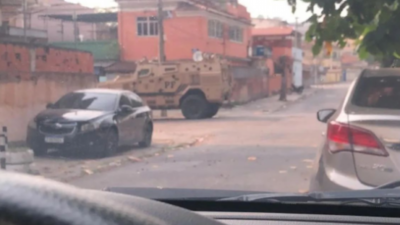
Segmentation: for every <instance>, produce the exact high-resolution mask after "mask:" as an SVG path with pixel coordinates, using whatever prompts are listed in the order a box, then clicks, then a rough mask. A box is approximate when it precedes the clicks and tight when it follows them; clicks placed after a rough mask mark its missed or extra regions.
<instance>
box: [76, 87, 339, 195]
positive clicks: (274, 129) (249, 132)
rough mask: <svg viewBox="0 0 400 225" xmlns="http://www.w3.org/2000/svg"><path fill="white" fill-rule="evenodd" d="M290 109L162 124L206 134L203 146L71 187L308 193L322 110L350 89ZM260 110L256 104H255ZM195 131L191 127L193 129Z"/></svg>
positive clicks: (322, 93) (328, 90) (324, 92)
mask: <svg viewBox="0 0 400 225" xmlns="http://www.w3.org/2000/svg"><path fill="white" fill-rule="evenodd" d="M318 89H319V91H318V92H317V93H316V94H314V95H312V96H310V97H308V98H306V99H303V100H300V101H298V102H296V103H294V104H292V105H289V106H288V107H287V108H285V109H282V110H281V111H279V112H275V113H270V114H268V113H266V112H262V111H257V110H256V109H254V108H252V109H250V110H248V113H247V111H246V108H245V107H243V109H242V111H241V112H240V111H232V113H229V114H224V115H222V116H219V117H217V118H214V119H211V120H205V121H198V122H192V121H163V123H171V126H174V125H179V126H182V127H185V124H186V123H187V124H188V127H190V129H188V130H187V132H191V130H194V129H201V130H202V131H203V132H205V133H208V134H209V135H210V138H209V139H207V140H206V141H205V142H204V143H202V144H201V145H199V146H194V147H191V148H188V149H184V150H180V151H174V152H168V153H165V154H163V155H159V156H157V157H152V158H148V159H146V160H145V161H142V162H137V163H132V164H129V165H126V166H123V167H120V168H117V169H114V170H112V171H108V172H104V173H101V174H93V175H91V176H86V177H83V178H81V179H78V180H75V181H73V182H71V183H72V184H73V185H77V186H80V187H84V188H94V189H102V188H105V187H158V188H178V187H179V188H196V189H229V190H249V191H250V190H251V191H274V192H305V191H307V189H308V185H309V177H310V174H311V170H312V168H313V161H314V156H315V152H316V151H317V149H318V146H319V144H320V143H321V140H322V139H321V138H322V136H321V133H322V132H323V130H324V129H325V125H324V124H322V123H319V122H318V121H317V120H316V116H315V113H316V111H318V109H322V108H336V107H337V106H338V105H339V103H340V101H341V100H342V99H343V97H344V94H345V92H346V90H347V85H345V84H340V85H331V86H326V87H322V88H321V87H320V88H318ZM253 104H256V103H253ZM189 125H190V126H189Z"/></svg>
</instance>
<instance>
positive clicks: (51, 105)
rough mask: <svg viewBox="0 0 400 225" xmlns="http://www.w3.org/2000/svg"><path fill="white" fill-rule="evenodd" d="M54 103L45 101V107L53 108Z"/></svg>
mask: <svg viewBox="0 0 400 225" xmlns="http://www.w3.org/2000/svg"><path fill="white" fill-rule="evenodd" d="M53 106H54V104H53V103H47V105H46V108H47V109H51V108H53Z"/></svg>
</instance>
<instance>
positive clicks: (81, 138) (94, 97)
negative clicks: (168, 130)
mask: <svg viewBox="0 0 400 225" xmlns="http://www.w3.org/2000/svg"><path fill="white" fill-rule="evenodd" d="M152 135H153V121H152V117H151V109H150V108H149V107H148V106H146V105H145V104H144V103H143V101H142V99H141V98H140V97H139V96H137V95H136V94H135V93H133V92H129V91H123V90H108V89H88V90H81V91H75V92H72V93H68V94H66V95H64V96H63V97H61V98H60V100H58V101H57V102H56V103H54V104H48V105H47V109H46V110H44V111H42V112H40V113H39V114H38V115H37V116H36V117H35V118H34V119H33V120H32V121H31V122H30V123H29V125H28V132H27V143H28V145H29V147H30V148H32V149H33V151H34V152H35V154H36V155H43V154H46V153H47V151H48V149H58V150H61V151H72V152H77V151H85V152H91V153H94V154H98V155H101V156H104V157H105V156H110V155H112V154H114V153H115V152H116V150H117V148H118V147H119V146H121V145H133V144H136V143H138V144H139V146H141V147H148V146H150V145H151V142H152Z"/></svg>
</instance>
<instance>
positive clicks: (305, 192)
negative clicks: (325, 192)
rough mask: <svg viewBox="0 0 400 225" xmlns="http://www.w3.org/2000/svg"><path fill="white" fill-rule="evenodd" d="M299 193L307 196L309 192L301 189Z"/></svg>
mask: <svg viewBox="0 0 400 225" xmlns="http://www.w3.org/2000/svg"><path fill="white" fill-rule="evenodd" d="M299 193H300V194H307V193H308V190H304V189H300V190H299Z"/></svg>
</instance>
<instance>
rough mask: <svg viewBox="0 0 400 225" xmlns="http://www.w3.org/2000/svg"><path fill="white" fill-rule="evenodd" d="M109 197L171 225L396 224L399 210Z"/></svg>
mask: <svg viewBox="0 0 400 225" xmlns="http://www.w3.org/2000/svg"><path fill="white" fill-rule="evenodd" d="M108 193H109V192H108ZM109 194H110V195H109ZM109 194H107V192H103V193H102V194H101V195H104V196H105V197H111V199H115V200H117V201H123V202H124V203H125V204H128V205H132V206H133V207H135V208H137V209H139V210H141V211H143V212H144V213H147V214H151V215H153V216H155V217H157V218H159V219H161V220H163V221H165V222H166V223H167V224H171V225H172V224H174V225H176V224H179V223H182V221H191V224H201V223H199V222H200V221H198V220H196V218H197V217H196V216H194V217H192V218H191V216H190V214H191V213H185V212H192V213H194V214H197V215H199V216H201V217H206V218H209V219H212V220H214V221H218V222H219V223H222V224H227V225H264V224H265V225H303V224H304V225H305V224H400V209H399V208H384V207H371V206H354V205H337V204H336V205H329V204H315V203H314V204H307V203H298V204H297V203H295V204H284V203H267V202H228V201H225V202H221V201H215V200H187V199H183V200H163V199H160V200H157V201H152V200H148V199H144V198H139V199H136V200H135V201H134V202H130V200H129V198H126V196H127V195H126V193H124V195H122V194H117V195H118V196H115V195H114V194H111V193H109ZM108 195H109V196H108ZM124 196H125V197H124ZM199 219H200V218H199ZM203 222H204V221H203Z"/></svg>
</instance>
